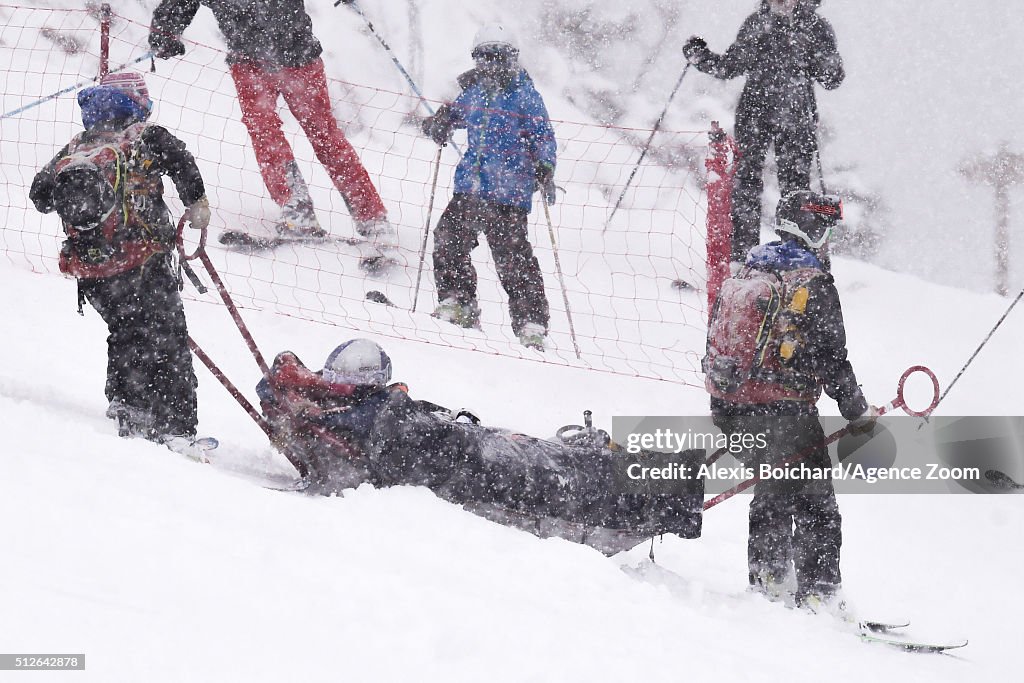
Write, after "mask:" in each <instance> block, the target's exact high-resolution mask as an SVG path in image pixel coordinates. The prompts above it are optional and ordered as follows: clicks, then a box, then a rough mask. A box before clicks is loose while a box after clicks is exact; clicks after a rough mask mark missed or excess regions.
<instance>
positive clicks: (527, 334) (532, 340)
mask: <svg viewBox="0 0 1024 683" xmlns="http://www.w3.org/2000/svg"><path fill="white" fill-rule="evenodd" d="M547 336H548V331H547V330H546V329H544V326H543V325H539V324H537V323H526V324H525V325H523V327H522V329H520V330H519V343H520V344H522V345H523V346H525V347H526V348H528V349H537V350H538V351H543V350H544V341H545V340H546V339H547Z"/></svg>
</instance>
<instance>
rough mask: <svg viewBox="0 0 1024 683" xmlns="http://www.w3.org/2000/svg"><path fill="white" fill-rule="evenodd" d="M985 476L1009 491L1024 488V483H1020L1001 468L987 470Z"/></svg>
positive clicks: (995, 484)
mask: <svg viewBox="0 0 1024 683" xmlns="http://www.w3.org/2000/svg"><path fill="white" fill-rule="evenodd" d="M985 478H986V479H988V480H989V481H990V482H991V483H992V484H993V485H994V486H997V487H999V488H1001V489H1006V490H1008V491H1019V490H1020V489H1024V484H1018V483H1017V482H1015V481H1014V480H1013V478H1012V477H1011V476H1010V475H1008V474H1006V473H1005V472H1000V471H999V470H986V471H985Z"/></svg>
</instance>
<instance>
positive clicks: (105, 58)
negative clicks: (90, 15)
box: [100, 3, 111, 78]
mask: <svg viewBox="0 0 1024 683" xmlns="http://www.w3.org/2000/svg"><path fill="white" fill-rule="evenodd" d="M110 14H111V12H110V5H109V4H107V3H103V4H102V5H100V78H103V77H104V76H106V75H107V74H108V73H109V72H110Z"/></svg>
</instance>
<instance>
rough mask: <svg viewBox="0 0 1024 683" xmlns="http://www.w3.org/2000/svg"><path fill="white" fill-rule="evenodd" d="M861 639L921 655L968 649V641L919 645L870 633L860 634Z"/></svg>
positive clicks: (910, 641)
mask: <svg viewBox="0 0 1024 683" xmlns="http://www.w3.org/2000/svg"><path fill="white" fill-rule="evenodd" d="M858 636H859V637H860V639H861V640H862V641H863V642H865V643H878V644H881V645H888V646H890V647H895V648H899V649H901V650H903V651H904V652H919V653H936V652H946V651H947V650H956V649H958V648H961V647H967V641H966V640H964V641H962V642H954V643H943V644H940V643H918V642H914V641H912V640H901V639H899V638H891V637H885V636H884V635H876V634H874V633H869V632H863V631H862V632H860V633H859V634H858Z"/></svg>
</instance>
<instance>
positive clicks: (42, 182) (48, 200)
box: [28, 145, 68, 213]
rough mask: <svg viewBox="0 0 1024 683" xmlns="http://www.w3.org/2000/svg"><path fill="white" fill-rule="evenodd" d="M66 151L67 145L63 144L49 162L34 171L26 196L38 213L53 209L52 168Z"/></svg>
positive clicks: (53, 175)
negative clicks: (34, 175) (34, 174)
mask: <svg viewBox="0 0 1024 683" xmlns="http://www.w3.org/2000/svg"><path fill="white" fill-rule="evenodd" d="M67 153H68V145H64V146H63V147H62V148H61V150H60V151H59V152H57V154H56V156H54V157H53V158H52V159H50V161H49V163H47V164H46V166H43V168H42V169H41V170H40V171H39V173H36V177H35V178H33V179H32V187H31V189H29V191H28V197H29V199H31V200H32V203H33V204H34V205H35V207H36V211H38V212H39V213H50V212H51V211H53V181H54V177H55V175H56V174H55V173H54V169H55V168H56V166H57V162H58V161H60V160H61V158H62V157H64V156H65V155H66V154H67Z"/></svg>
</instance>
